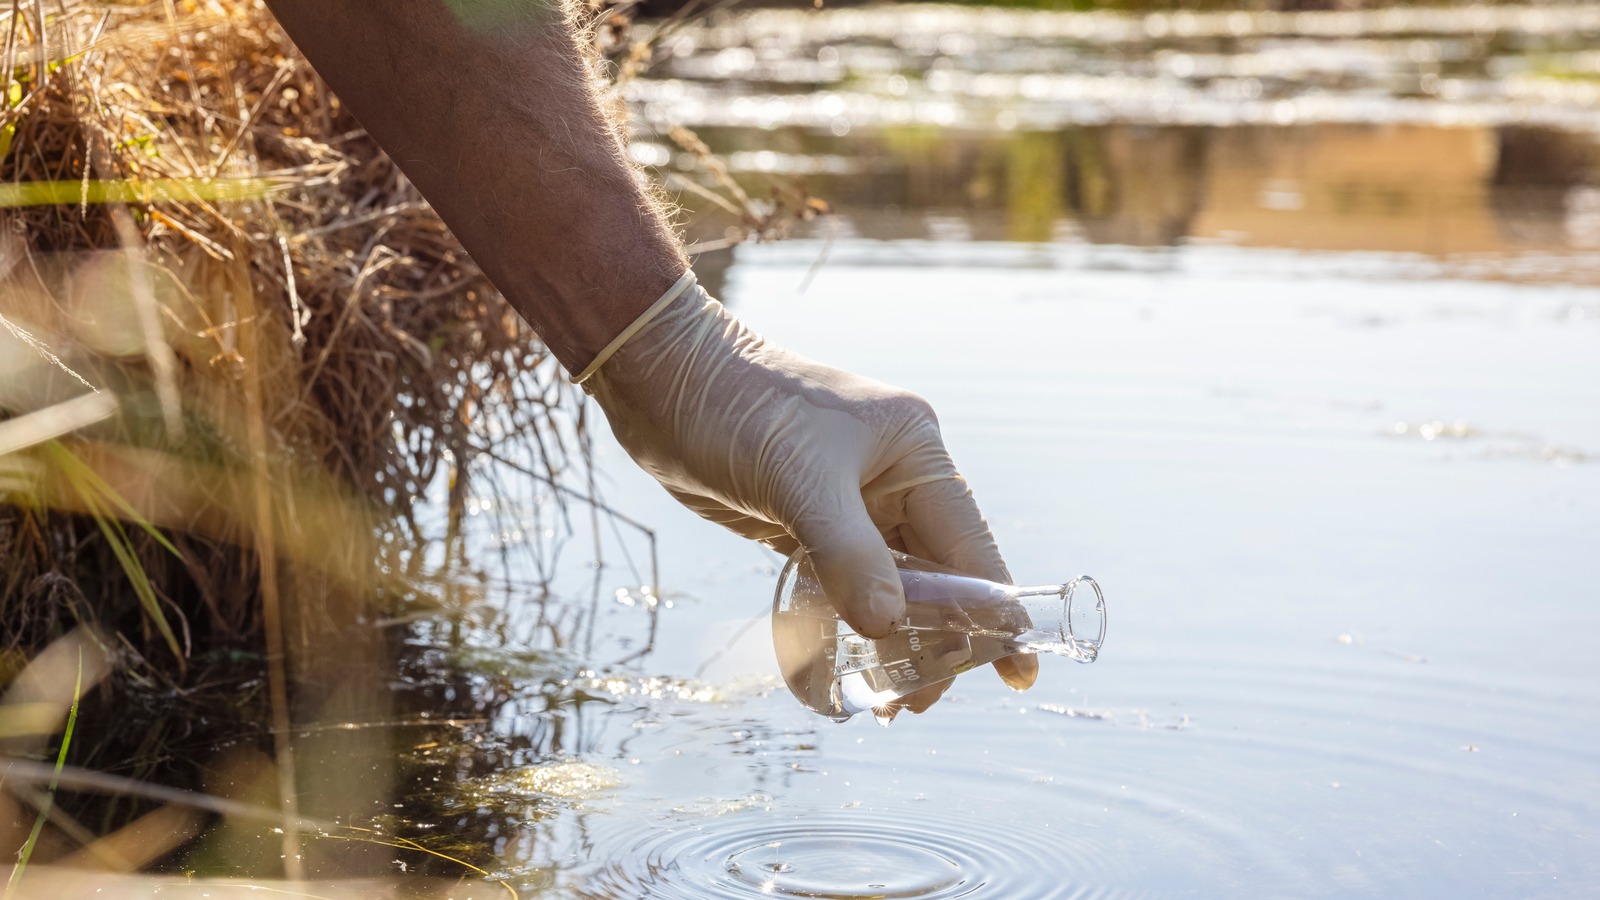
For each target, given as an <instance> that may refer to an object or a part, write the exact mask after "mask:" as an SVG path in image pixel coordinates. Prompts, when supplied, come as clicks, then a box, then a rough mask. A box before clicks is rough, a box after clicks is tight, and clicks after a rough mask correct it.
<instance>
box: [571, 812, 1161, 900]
mask: <svg viewBox="0 0 1600 900" xmlns="http://www.w3.org/2000/svg"><path fill="white" fill-rule="evenodd" d="M1102 851H1103V848H1102V847H1100V846H1099V845H1098V844H1097V842H1096V841H1095V840H1093V839H1092V838H1091V837H1090V836H1089V834H1088V833H1087V832H1074V831H1065V830H1061V831H1059V833H1058V832H1057V831H1048V830H1029V829H1016V830H1011V829H1007V830H1006V831H1005V832H1004V834H1003V835H1002V833H1001V831H1000V830H999V829H992V830H990V831H989V832H988V833H987V834H984V833H975V829H974V827H973V825H972V824H971V823H970V821H966V820H964V819H963V818H962V817H961V816H959V815H957V814H956V811H955V810H951V811H948V812H944V813H940V812H938V811H933V810H924V809H916V810H894V809H872V810H868V809H865V808H858V809H855V810H812V811H803V812H798V813H796V812H793V811H787V812H785V813H783V814H778V813H775V812H771V811H746V812H741V813H739V814H737V815H729V816H720V817H716V818H711V819H706V820H700V821H684V820H681V819H680V820H674V821H669V822H665V823H660V824H657V825H655V826H654V827H650V828H649V829H648V830H645V831H642V832H637V833H632V834H628V835H619V836H618V842H617V843H616V844H615V845H614V849H613V851H612V853H611V856H610V859H609V861H608V862H607V863H606V865H605V866H604V868H603V869H601V870H600V871H599V872H598V873H597V874H596V875H595V876H594V877H593V878H591V879H590V880H589V882H588V883H586V884H585V885H584V886H583V888H582V890H581V892H580V896H583V897H590V898H597V900H598V898H612V897H640V896H648V897H652V898H663V900H673V898H684V900H713V898H744V897H824V898H834V900H848V898H857V897H861V898H865V897H875V898H876V897H886V898H887V897H894V898H919V900H946V898H956V897H1030V898H1040V900H1046V898H1098V897H1119V896H1129V895H1128V894H1126V893H1123V892H1121V891H1119V890H1118V889H1116V888H1115V887H1113V886H1112V885H1114V884H1116V883H1117V882H1119V881H1124V880H1125V878H1126V876H1128V875H1130V874H1131V873H1128V872H1120V873H1119V872H1115V871H1112V870H1111V867H1109V866H1108V865H1107V864H1106V861H1107V860H1108V859H1109V857H1108V855H1107V854H1105V853H1104V852H1102Z"/></svg>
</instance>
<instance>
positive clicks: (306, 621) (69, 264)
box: [0, 0, 585, 897]
mask: <svg viewBox="0 0 1600 900" xmlns="http://www.w3.org/2000/svg"><path fill="white" fill-rule="evenodd" d="M0 34H5V35H6V36H7V37H6V40H5V43H4V45H3V47H0V66H4V69H5V71H6V72H7V73H8V78H9V82H8V86H7V89H6V90H5V92H4V95H3V98H0V99H3V103H0V687H3V689H4V691H5V694H4V699H3V700H0V745H3V746H0V754H3V758H0V848H3V849H4V850H5V851H6V852H10V853H12V854H13V856H14V858H18V859H19V861H18V863H17V865H16V866H15V867H14V868H13V869H12V871H11V873H10V876H9V882H8V888H7V893H8V895H10V896H71V895H78V894H84V893H88V892H90V891H92V890H100V891H110V892H112V893H114V894H115V895H117V896H140V895H145V894H154V893H164V894H166V895H170V894H172V893H173V892H179V893H181V892H182V891H184V890H192V891H195V892H197V893H198V892H201V891H203V890H205V889H207V887H208V886H209V887H212V888H219V889H220V888H223V887H234V888H244V887H252V886H253V887H255V888H259V889H265V890H269V891H273V892H287V893H291V894H307V895H315V896H363V897H365V896H382V895H386V894H397V895H398V894H404V895H416V894H418V893H422V894H427V893H430V892H432V891H433V890H434V887H435V886H437V885H443V886H442V887H440V888H439V889H440V890H448V891H449V893H450V894H452V895H454V896H464V895H465V896H480V895H481V896H504V895H505V893H506V889H505V888H504V887H503V886H500V885H497V884H495V883H493V882H483V883H482V884H481V885H480V884H478V882H480V881H481V879H482V878H483V873H481V872H478V871H476V870H474V869H472V867H471V866H470V865H467V864H466V863H465V862H457V861H454V860H448V859H443V860H440V859H437V857H438V856H439V854H437V853H435V852H433V851H430V850H427V849H426V848H422V847H420V846H410V845H407V844H406V842H405V841H404V839H402V838H397V837H394V836H392V835H390V834H386V833H381V832H379V831H375V830H373V829H374V828H375V827H381V824H382V820H381V819H379V818H375V817H374V816H375V814H374V813H372V811H373V810H375V809H377V808H380V807H382V808H387V807H388V806H391V805H392V804H391V803H389V800H390V799H391V795H392V792H393V790H394V780H395V777H396V776H395V766H396V756H397V752H396V748H395V747H394V746H392V738H391V737H390V736H387V735H386V734H385V732H384V731H383V729H377V728H374V729H362V728H359V727H351V728H349V729H348V730H345V731H342V732H340V733H339V735H338V737H339V740H338V741H336V742H332V741H327V740H319V739H316V738H314V737H312V736H311V735H313V734H314V733H315V728H316V726H318V725H319V724H327V723H334V724H335V725H346V724H350V725H359V724H360V723H362V722H370V721H382V720H385V719H386V718H387V717H388V716H389V714H390V712H391V708H392V706H393V704H394V702H395V701H394V699H393V697H391V696H390V695H389V694H390V692H389V687H388V686H389V681H390V680H391V679H392V677H393V669H394V658H393V657H394V652H395V647H396V644H397V640H396V634H395V630H394V629H393V628H381V627H378V623H381V622H383V621H385V617H390V616H394V615H395V614H398V613H405V614H417V613H426V611H428V610H439V609H455V608H459V607H460V606H461V605H462V604H464V603H465V602H467V601H468V600H470V599H471V596H472V588H471V586H470V585H471V582H470V581H468V580H463V579H462V578H461V577H459V576H458V575H457V574H455V573H456V570H457V569H458V568H459V567H460V563H461V557H462V553H463V551H462V549H461V546H460V534H459V529H458V527H457V524H458V523H459V522H460V518H461V515H462V509H463V501H464V498H466V497H467V496H468V483H469V478H471V477H473V476H476V475H479V474H480V473H481V472H483V471H484V469H485V467H484V466H482V465H480V464H479V463H480V461H481V460H484V459H489V458H494V457H504V458H517V459H531V460H535V461H536V464H537V465H543V466H544V467H545V470H544V471H543V472H542V473H539V472H535V473H534V474H535V475H540V474H542V475H543V476H544V477H548V478H550V479H551V480H555V479H557V478H559V477H560V476H561V475H562V474H563V473H564V472H565V471H566V470H567V469H568V468H577V469H580V470H581V468H582V466H583V464H584V459H585V455H584V454H585V451H584V449H583V446H582V445H581V442H580V443H579V444H577V445H575V444H573V443H572V442H571V440H570V438H567V439H562V438H560V435H563V434H565V435H571V434H573V433H577V434H579V435H580V436H581V434H582V422H581V420H577V421H574V419H575V417H576V416H577V412H578V409H579V406H580V404H578V403H576V402H575V394H574V393H573V392H574V389H573V388H572V387H571V386H570V385H567V384H566V382H565V380H564V379H563V378H562V377H561V375H560V371H559V369H557V368H556V367H555V366H554V365H553V364H551V363H550V362H549V361H548V359H547V356H546V353H545V351H544V349H543V347H542V346H541V345H540V344H539V343H538V341H537V339H536V338H535V336H534V335H533V334H532V333H531V332H530V331H529V330H528V329H527V328H526V326H525V325H524V324H523V323H522V321H521V320H520V319H519V318H518V317H517V316H516V315H515V314H514V313H513V312H512V311H511V310H510V309H509V308H508V307H507V306H506V304H505V303H504V302H503V300H502V299H501V298H500V297H499V296H498V294H497V293H496V292H495V291H494V290H493V289H492V287H491V286H490V285H489V284H488V283H487V281H486V280H485V279H484V278H483V276H482V274H481V273H480V272H479V271H478V270H477V268H476V267H475V266H474V265H473V264H472V263H471V261H470V260H469V259H467V257H466V255H465V254H464V253H463V252H462V251H461V249H460V248H459V246H458V245H457V244H456V243H455V241H454V239H453V238H452V237H451V236H450V235H449V233H448V231H447V230H446V229H445V228H444V226H443V224H442V223H440V222H439V220H438V219H437V217H436V216H434V214H433V213H432V211H431V210H430V209H429V208H428V206H427V205H426V204H425V203H424V202H423V200H422V198H421V197H420V196H419V195H418V194H417V193H416V191H415V190H414V189H413V188H412V187H411V186H410V184H409V183H408V182H407V181H406V180H405V179H404V177H403V176H402V175H401V174H400V173H399V172H398V170H397V169H396V168H395V167H394V166H393V165H392V164H391V163H390V162H389V160H388V159H387V158H385V157H384V156H383V155H382V154H381V153H380V152H379V151H378V150H377V148H376V147H375V146H374V145H373V144H372V142H371V141H370V140H369V139H368V138H367V137H366V135H365V133H364V132H363V131H361V129H360V128H359V126H358V124H357V123H356V122H355V121H354V120H353V119H352V118H351V117H350V116H349V115H348V114H347V113H346V112H345V111H344V110H343V108H342V107H341V106H340V104H339V102H338V99H337V98H336V97H334V96H332V95H331V94H329V92H328V91H327V90H326V88H325V87H324V86H323V85H322V83H321V81H320V80H319V79H318V78H317V77H316V75H315V73H313V72H312V71H311V69H310V68H309V66H307V65H306V63H305V62H304V61H303V60H302V59H301V58H300V57H299V56H298V54H297V53H296V52H295V51H294V49H293V48H292V46H291V45H290V44H289V43H288V41H287V40H286V39H285V37H284V36H283V35H282V34H281V33H280V32H279V31H278V30H277V27H276V25H275V24H274V23H273V22H272V20H271V18H270V16H269V15H268V14H267V13H266V11H265V9H264V8H263V7H262V6H261V5H260V4H259V3H256V2H219V0H205V2H149V3H136V4H132V5H115V6H107V5H102V4H98V3H92V2H86V0H64V2H51V3H43V2H18V3H15V4H12V5H11V6H10V7H9V9H4V10H0ZM574 429H576V431H574ZM477 490H479V491H480V492H489V493H492V492H493V490H494V485H493V484H487V485H484V486H480V487H479V488H478V489H477ZM430 492H432V493H433V495H434V496H435V498H436V499H440V498H442V500H443V503H442V506H443V507H444V509H445V514H444V515H443V516H435V515H433V514H432V513H431V512H430V511H429V509H427V508H425V506H424V504H422V503H421V501H422V500H423V499H424V498H425V497H427V496H429V494H430ZM429 539H437V543H436V544H435V546H437V545H438V544H439V543H442V545H443V546H444V552H443V558H442V559H441V558H440V557H439V554H437V553H435V554H434V555H433V556H431V557H430V556H429V555H428V553H427V552H426V551H425V549H424V548H425V547H426V546H428V544H427V541H428V540H429ZM364 817H366V818H369V819H370V820H371V822H370V823H369V824H363V823H362V821H361V820H362V819H363V818H364ZM19 852H20V857H18V856H17V854H18V853H19ZM397 853H399V854H410V855H411V856H412V857H419V858H420V857H430V856H431V857H434V858H435V862H436V863H437V865H433V866H431V867H430V866H419V867H417V868H419V869H420V870H421V875H418V876H413V877H408V878H405V879H396V878H394V877H393V876H392V873H393V872H394V871H395V869H394V865H393V861H394V859H395V858H396V855H397ZM147 869H154V870H156V871H161V872H167V873H171V875H170V877H169V876H155V875H150V876H137V877H136V876H134V874H133V873H137V872H140V871H142V870H147ZM441 875H442V876H443V877H444V880H443V881H442V882H441V881H439V880H438V877H439V876H441ZM241 878H243V879H254V880H246V881H241V880H239V879H241ZM274 878H286V879H290V881H292V882H294V883H293V884H284V883H279V884H277V885H276V886H273V884H272V882H270V881H265V880H261V879H274ZM319 878H320V879H321V881H320V882H318V881H315V879H319ZM461 878H466V879H467V880H468V881H469V882H470V883H469V884H467V885H466V886H465V893H463V886H462V885H460V884H458V882H459V881H460V879H461ZM219 879H220V880H219ZM480 887H481V888H482V890H480V889H479V888H480Z"/></svg>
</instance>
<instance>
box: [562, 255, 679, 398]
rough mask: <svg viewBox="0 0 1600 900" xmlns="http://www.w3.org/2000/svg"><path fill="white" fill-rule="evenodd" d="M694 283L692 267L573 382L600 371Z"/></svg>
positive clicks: (597, 355)
mask: <svg viewBox="0 0 1600 900" xmlns="http://www.w3.org/2000/svg"><path fill="white" fill-rule="evenodd" d="M694 283H695V279H694V270H693V269H690V270H688V271H686V272H684V273H683V277H682V278H679V279H678V280H677V282H676V283H674V284H673V285H672V287H670V288H667V292H666V293H665V294H662V295H661V299H659V300H657V301H656V302H654V303H652V304H650V308H649V309H647V310H645V311H644V312H643V313H641V314H640V315H639V318H637V319H634V320H633V322H632V324H630V325H629V326H628V327H627V328H624V329H622V332H621V333H620V334H618V335H617V336H616V337H614V338H612V339H611V343H609V344H606V346H605V348H604V349H602V350H601V351H600V352H599V353H597V354H595V357H594V359H593V360H592V361H590V363H589V364H588V365H587V366H584V368H583V371H582V372H579V373H578V376H577V377H576V378H574V379H572V383H573V384H583V383H584V382H585V381H588V380H589V378H590V376H592V375H594V373H596V372H598V371H600V367H601V366H602V365H605V362H606V360H608V359H610V358H611V357H612V356H614V355H615V354H616V352H617V351H618V350H621V349H622V345H623V344H626V343H627V342H628V340H629V339H630V338H632V337H633V336H634V335H636V334H638V333H639V331H640V329H642V328H644V327H645V326H646V325H648V324H650V320H651V319H654V318H655V317H656V316H658V315H660V314H661V311H662V310H664V309H666V308H667V307H668V306H670V305H671V304H672V301H674V300H676V299H678V298H679V297H680V296H682V295H683V292H684V291H687V290H688V289H689V288H691V287H693V286H694Z"/></svg>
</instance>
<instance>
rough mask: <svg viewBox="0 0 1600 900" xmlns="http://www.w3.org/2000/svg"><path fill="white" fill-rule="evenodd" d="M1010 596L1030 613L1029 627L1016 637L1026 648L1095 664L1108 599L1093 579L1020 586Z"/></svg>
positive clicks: (1103, 629) (1103, 633) (1104, 629)
mask: <svg viewBox="0 0 1600 900" xmlns="http://www.w3.org/2000/svg"><path fill="white" fill-rule="evenodd" d="M1007 593H1008V594H1010V595H1011V598H1012V599H1013V600H1014V601H1016V603H1017V604H1019V605H1020V606H1021V607H1022V610H1023V612H1025V613H1026V617H1027V623H1028V624H1027V627H1026V628H1025V629H1024V630H1023V631H1022V632H1021V633H1019V634H1017V635H1016V637H1015V640H1017V641H1018V642H1019V643H1022V644H1023V645H1024V646H1025V649H1027V650H1028V651H1031V652H1034V653H1055V654H1058V655H1061V656H1066V657H1070V658H1072V659H1075V660H1077V661H1078V662H1084V663H1089V662H1094V660H1095V657H1097V656H1098V655H1099V653H1100V644H1101V642H1102V641H1104V640H1105V632H1106V615H1105V598H1104V597H1103V596H1102V595H1101V593H1100V585H1099V584H1098V583H1096V582H1095V580H1094V579H1093V578H1090V577H1089V576H1087V575H1084V576H1081V577H1079V578H1074V579H1073V580H1071V581H1069V582H1067V583H1065V584H1041V585H1024V586H1018V587H1013V588H1010V589H1009V590H1008V591H1007Z"/></svg>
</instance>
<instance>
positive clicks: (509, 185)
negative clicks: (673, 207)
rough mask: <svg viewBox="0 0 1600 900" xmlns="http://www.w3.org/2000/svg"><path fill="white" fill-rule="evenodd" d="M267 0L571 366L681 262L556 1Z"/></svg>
mask: <svg viewBox="0 0 1600 900" xmlns="http://www.w3.org/2000/svg"><path fill="white" fill-rule="evenodd" d="M267 5H268V6H269V7H270V8H271V9H272V11H273V13H274V14H275V15H276V16H277V18H278V21H279V22H280V23H282V25H283V27H284V29H285V30H286V31H287V32H288V33H289V36H290V38H292V39H293V40H294V42H295V44H296V45H297V46H298V47H299V48H300V50H301V52H303V53H304V54H305V55H306V57H307V58H308V59H310V61H311V64H312V65H314V66H315V67H316V69H317V72H318V73H319V74H321V75H322V77H323V78H324V79H325V80H326V81H327V82H328V84H329V85H330V86H331V87H332V88H333V90H334V91H335V92H336V93H337V94H338V95H339V98H340V100H341V101H342V102H343V103H345V104H346V105H347V106H348V108H349V109H350V111H351V112H352V113H354V114H355V116H356V118H358V119H359V120H360V121H361V123H362V125H363V126H365V127H366V129H367V130H368V131H369V132H370V133H371V134H372V136H373V137H374V138H375V139H376V140H377V142H378V144H379V145H380V146H382V147H383V148H384V150H385V151H387V152H388V154H389V156H390V157H391V158H393V159H394V161H395V162H396V163H397V164H398V165H399V166H400V168H401V170H402V171H404V172H405V173H406V175H407V177H409V178H410V179H411V181H412V182H413V183H414V184H416V186H417V188H418V189H419V190H421V191H422V194H423V196H425V197H427V199H428V201H429V202H430V203H432V204H433V206H434V208H435V209H436V210H438V212H439V215H440V216H441V217H442V218H443V219H444V221H445V224H447V225H449V226H450V229H451V231H453V232H454V233H455V235H456V237H457V238H458V239H459V240H460V241H461V243H462V245H463V246H464V247H465V248H466V249H467V252H468V253H470V254H471V255H472V257H473V259H474V260H475V261H476V262H477V264H478V265H479V267H481V268H482V269H483V271H484V273H485V274H486V275H488V276H489V279H490V280H491V281H493V282H494V284H495V286H496V287H498V288H499V289H500V291H501V292H502V293H503V294H505V296H506V298H507V299H508V300H509V301H510V302H511V304H512V306H514V307H515V308H516V309H517V311H518V312H520V313H521V314H522V315H523V317H524V318H526V319H527V320H528V322H529V323H530V324H531V325H532V326H533V328H534V330H535V331H537V332H538V333H539V335H540V337H541V338H542V339H543V340H544V342H545V344H546V345H548V346H549V347H550V349H551V351H552V352H554V353H555V355H556V357H557V358H558V359H560V360H561V362H562V364H564V365H565V366H566V367H567V368H568V370H569V371H572V372H577V371H579V370H581V369H582V368H583V367H584V366H585V365H586V364H587V363H588V362H589V361H590V359H592V358H593V357H594V355H595V354H596V353H598V352H599V351H600V349H601V348H602V347H604V346H605V344H606V343H607V342H608V341H610V339H611V338H612V337H613V336H615V335H616V334H617V333H618V332H620V331H621V330H622V329H623V328H624V327H626V326H627V325H628V323H629V322H631V321H633V319H634V318H635V317H636V316H637V315H638V314H639V313H640V312H643V311H644V310H645V309H646V308H647V307H648V306H649V305H650V304H651V303H652V302H653V301H654V300H655V299H656V298H657V297H659V296H660V295H661V294H662V293H663V292H664V291H665V290H666V289H667V288H668V287H670V286H671V285H672V283H673V281H674V280H676V279H677V277H678V276H679V275H680V274H682V272H683V270H684V268H685V267H686V265H687V263H686V261H685V259H684V257H683V254H682V250H681V249H680V246H679V243H678V241H677V239H676V237H675V236H674V235H673V233H672V230H671V228H670V227H669V226H668V224H667V223H666V221H665V218H664V217H663V215H662V214H661V212H660V211H659V209H658V208H657V206H656V205H655V204H654V203H653V202H652V200H651V198H650V196H649V194H648V192H647V191H646V190H645V189H644V188H643V187H642V186H641V184H640V183H639V182H638V180H637V177H636V174H635V172H634V171H633V169H632V167H631V166H630V165H629V164H628V163H627V161H626V159H625V158H624V156H623V154H622V145H621V141H620V139H619V137H618V135H617V134H616V132H615V131H614V130H613V128H612V126H611V123H610V122H609V121H608V120H607V117H606V115H605V113H604V111H603V109H602V108H601V106H600V104H599V103H598V102H597V98H596V96H595V94H594V91H593V88H592V83H591V81H590V77H589V72H588V69H587V66H586V63H585V57H584V55H583V54H582V53H581V52H580V49H579V46H578V44H577V41H576V40H575V38H574V36H573V34H572V31H571V28H570V27H569V25H568V24H567V22H566V19H565V17H564V15H563V10H562V8H561V6H560V0H534V2H527V0H453V2H447V0H267ZM462 10H465V11H466V15H465V17H463V16H461V15H458V13H460V12H461V11H462ZM475 11H481V12H479V14H477V15H474V14H473V13H474V12H475Z"/></svg>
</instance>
